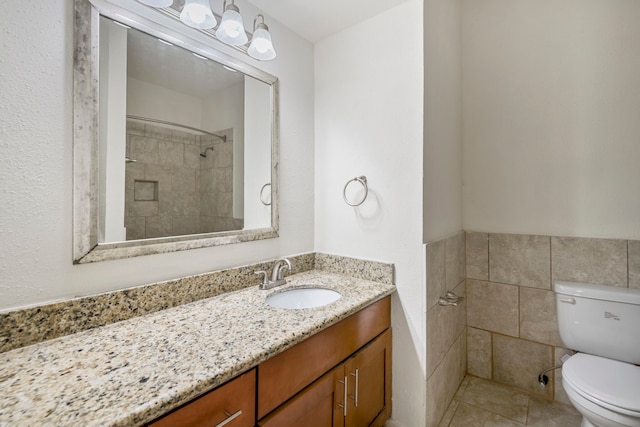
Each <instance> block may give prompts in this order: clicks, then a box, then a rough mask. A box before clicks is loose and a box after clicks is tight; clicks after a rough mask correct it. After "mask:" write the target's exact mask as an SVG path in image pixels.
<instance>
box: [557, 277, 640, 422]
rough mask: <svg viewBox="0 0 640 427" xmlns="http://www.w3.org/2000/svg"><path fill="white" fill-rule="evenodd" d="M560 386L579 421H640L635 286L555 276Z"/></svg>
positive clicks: (639, 298) (639, 323)
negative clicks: (567, 354) (565, 351)
mask: <svg viewBox="0 0 640 427" xmlns="http://www.w3.org/2000/svg"><path fill="white" fill-rule="evenodd" d="M554 290H555V293H556V305H557V308H558V326H559V329H560V337H561V338H562V341H563V342H564V344H565V345H566V346H567V348H570V349H573V350H576V351H579V352H580V353H577V354H575V355H573V356H571V358H569V359H568V360H567V361H566V362H565V363H564V365H563V366H562V386H563V387H564V389H565V391H566V392H567V395H568V396H569V399H570V400H571V402H572V403H573V406H575V408H576V409H577V410H578V411H579V412H580V413H581V414H582V416H583V418H582V427H620V426H628V427H640V366H638V365H639V364H640V289H627V288H616V287H611V286H599V285H590V284H586V283H570V282H556V283H555V288H554Z"/></svg>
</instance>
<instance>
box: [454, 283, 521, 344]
mask: <svg viewBox="0 0 640 427" xmlns="http://www.w3.org/2000/svg"><path fill="white" fill-rule="evenodd" d="M466 303H467V323H468V325H469V326H472V327H474V328H479V329H485V330H487V331H493V332H499V333H501V334H505V335H511V336H514V337H517V336H518V332H519V316H518V286H514V285H505V284H502V283H492V282H482V281H479V280H467V301H466Z"/></svg>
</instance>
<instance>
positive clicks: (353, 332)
mask: <svg viewBox="0 0 640 427" xmlns="http://www.w3.org/2000/svg"><path fill="white" fill-rule="evenodd" d="M390 312H391V305H390V298H389V297H386V298H384V299H382V300H380V301H378V302H376V303H374V304H372V305H370V306H368V307H366V308H364V309H362V310H360V311H359V312H357V313H355V314H353V315H351V316H349V317H347V318H346V319H344V320H342V321H340V322H339V323H337V324H335V325H333V326H330V327H329V328H327V329H325V330H323V331H321V332H319V333H317V334H315V335H313V336H312V337H310V338H308V339H306V340H305V341H303V342H301V343H299V344H297V345H295V346H293V347H291V348H290V349H288V350H285V351H284V352H282V353H280V354H278V355H276V356H274V357H272V358H271V359H269V360H267V361H265V362H262V363H261V364H260V366H258V418H262V417H264V416H266V415H267V414H269V413H270V412H271V411H273V410H274V409H276V408H277V407H278V406H280V405H281V404H283V403H284V402H286V401H287V400H288V399H290V398H291V397H293V396H294V395H295V394H296V393H298V392H299V391H301V390H302V389H304V388H305V387H307V386H308V385H309V384H311V383H312V382H313V381H315V380H316V379H318V378H320V377H321V376H322V375H323V374H325V373H326V372H328V371H329V370H330V369H332V368H334V367H335V366H337V365H338V364H339V363H341V362H342V361H343V360H345V359H346V358H348V357H349V356H351V355H352V354H353V353H354V352H356V351H357V350H358V349H359V348H361V347H362V346H363V345H365V344H366V343H368V342H369V341H371V340H372V339H374V338H375V337H377V336H378V335H380V333H382V332H383V331H384V330H386V329H388V328H389V325H390V318H391V317H390Z"/></svg>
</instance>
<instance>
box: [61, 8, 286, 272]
mask: <svg viewBox="0 0 640 427" xmlns="http://www.w3.org/2000/svg"><path fill="white" fill-rule="evenodd" d="M100 4H103V3H100ZM97 12H98V11H97V10H96V9H94V8H93V7H92V6H91V5H90V3H88V2H85V1H84V0H76V53H78V52H80V53H84V52H86V53H87V54H88V57H87V58H82V57H76V58H75V64H74V65H75V73H76V93H75V96H76V99H75V105H76V111H75V113H74V114H75V116H76V122H77V123H79V125H78V126H76V132H75V142H74V152H75V158H76V160H75V161H74V162H75V166H74V168H75V170H76V173H75V175H74V176H75V178H74V182H75V184H74V185H75V186H76V191H75V193H74V194H75V196H74V206H75V208H74V210H75V215H76V220H74V235H75V240H76V244H75V245H74V250H75V254H74V260H75V262H93V261H101V260H106V259H115V258H122V257H130V256H137V255H144V254H150V253H160V252H170V251H175V250H183V249H191V248H198V247H206V246H215V245H220V244H229V243H235V242H241V241H249V240H256V239H262V238H269V237H276V236H277V206H275V205H273V204H272V203H271V201H272V199H273V201H274V202H275V201H277V197H276V196H277V185H276V184H277V181H274V178H275V177H276V176H277V174H276V168H277V79H275V78H273V77H272V76H269V75H268V74H266V73H263V72H261V71H259V70H256V69H253V68H252V67H250V66H248V65H244V64H242V63H239V62H238V60H232V61H225V57H224V55H222V54H218V53H216V52H213V53H212V54H208V52H206V51H205V52H203V50H202V48H201V47H200V46H201V45H198V42H190V41H189V39H188V38H186V37H185V40H180V43H179V45H180V46H177V45H176V43H175V33H172V37H174V38H172V37H168V38H167V39H168V40H172V41H173V42H174V43H170V42H168V41H166V39H165V38H163V37H162V34H163V33H162V31H160V30H158V31H156V29H155V28H154V27H153V26H151V27H149V24H148V21H147V22H145V26H142V28H143V29H144V30H145V31H141V30H139V29H135V28H131V26H130V25H123V24H121V23H119V22H116V21H114V20H112V18H113V13H112V14H109V13H105V15H107V16H102V15H98V14H97ZM87 13H91V16H92V17H93V16H95V18H92V19H88V17H86V16H83V14H87ZM121 15H122V14H121V13H119V14H117V16H121ZM79 18H80V21H82V22H83V24H84V23H86V22H90V24H84V25H81V24H79ZM82 18H86V20H83V19H82ZM94 19H95V20H94ZM125 22H127V24H131V21H130V20H125ZM96 24H97V25H96ZM158 28H162V27H158ZM83 32H87V33H90V34H89V35H91V34H95V36H91V37H83V34H82V33H83ZM150 33H151V34H150ZM92 38H95V41H94V43H92V44H91V46H93V45H95V46H96V47H97V49H96V50H97V54H91V55H89V53H90V52H91V51H94V49H93V47H91V49H89V46H87V45H83V43H87V42H86V40H91V39H92ZM89 43H91V42H89ZM191 43H193V46H197V48H194V50H196V51H197V52H198V53H194V52H192V51H191V50H188V49H186V48H185V47H190V46H191V45H192V44H191ZM201 53H207V54H206V55H202V54H201ZM93 55H95V56H94V57H95V59H92V58H91V57H92V56H93ZM98 58H99V59H98ZM211 58H216V59H217V60H218V61H220V62H217V61H214V60H212V59H211ZM96 60H97V61H96ZM85 61H86V62H89V63H91V62H93V63H95V62H97V64H99V69H98V70H97V77H98V78H97V79H96V80H97V81H98V85H97V87H95V88H93V87H88V88H87V87H85V86H86V84H87V82H89V83H90V82H91V81H92V80H91V79H90V78H87V77H90V76H86V75H85V74H86V73H87V70H89V69H91V67H86V66H84V65H85ZM225 62H226V63H225ZM239 70H242V72H241V71H239ZM83 79H84V80H83ZM83 85H85V86H83ZM94 90H95V91H96V92H97V93H96V95H97V99H98V100H99V101H98V104H97V108H94V109H93V111H83V110H81V109H79V108H78V107H77V106H78V105H79V104H82V105H92V102H91V101H90V100H91V98H92V95H93V92H92V91H94ZM89 110H91V108H89ZM93 115H95V116H97V118H96V119H97V120H96V122H97V123H99V126H98V129H97V133H96V140H97V141H95V142H92V141H91V137H92V133H91V132H89V131H85V129H86V127H83V126H82V120H83V119H85V120H87V119H91V120H93V119H92V117H93ZM84 132H86V135H87V136H88V138H86V139H89V140H88V141H85V140H83V139H82V138H81V137H80V136H81V134H83V133H84ZM92 143H93V144H96V148H95V151H94V150H88V149H87V148H85V145H84V144H92ZM90 153H91V154H90ZM83 159H84V160H83ZM96 166H97V168H96ZM96 169H97V170H96ZM86 174H89V175H91V178H92V179H95V184H93V183H92V184H85V183H84V182H83V181H84V179H83V178H84V176H85V175H86ZM94 177H95V178H94ZM83 186H84V187H86V188H87V189H88V191H89V192H90V194H89V195H88V197H85V194H84V192H83V191H79V190H78V188H80V189H82V187H83ZM91 212H95V214H91ZM87 214H88V216H86V215H87ZM93 215H95V217H94V216H93ZM94 218H95V219H94ZM76 224H79V226H78V227H76ZM85 224H86V226H88V227H89V229H90V233H83V232H82V230H81V229H82V227H84V226H85ZM81 226H82V227H81ZM85 234H88V235H85ZM92 242H95V243H92Z"/></svg>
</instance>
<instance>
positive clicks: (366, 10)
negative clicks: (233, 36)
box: [248, 0, 407, 43]
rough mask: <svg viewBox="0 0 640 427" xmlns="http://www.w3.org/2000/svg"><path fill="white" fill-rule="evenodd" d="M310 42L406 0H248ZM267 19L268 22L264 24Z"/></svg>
mask: <svg viewBox="0 0 640 427" xmlns="http://www.w3.org/2000/svg"><path fill="white" fill-rule="evenodd" d="M248 1H249V3H251V4H253V5H254V6H256V7H257V8H258V9H261V10H262V11H264V13H265V14H266V15H269V16H270V17H272V18H274V19H276V20H278V21H279V22H280V23H281V24H283V25H285V26H287V27H288V28H289V29H291V30H293V31H294V32H295V33H297V34H298V35H300V36H302V37H303V38H305V39H307V40H309V41H310V42H313V43H315V42H317V41H320V40H322V39H324V38H326V37H328V36H330V35H332V34H335V33H337V32H339V31H341V30H344V29H345V28H348V27H350V26H352V25H354V24H357V23H360V22H362V21H365V20H367V19H369V18H372V17H374V16H376V15H378V14H380V13H382V12H384V11H386V10H388V9H391V8H393V7H395V6H398V5H400V4H402V3H404V2H405V1H407V0H347V1H345V0H248ZM268 24H269V23H268V22H267V25H268Z"/></svg>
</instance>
